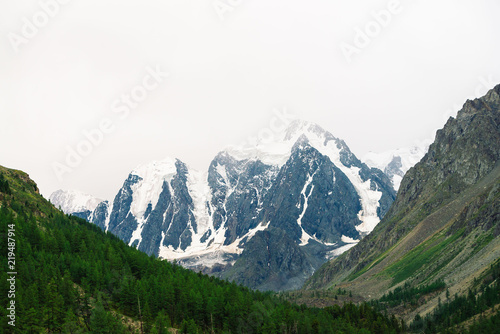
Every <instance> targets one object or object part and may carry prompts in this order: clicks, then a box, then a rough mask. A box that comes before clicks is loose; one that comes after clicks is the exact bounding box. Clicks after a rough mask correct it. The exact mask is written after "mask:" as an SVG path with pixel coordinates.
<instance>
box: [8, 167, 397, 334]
mask: <svg viewBox="0 0 500 334" xmlns="http://www.w3.org/2000/svg"><path fill="white" fill-rule="evenodd" d="M0 172H1V174H0V180H1V187H2V188H1V193H0V203H1V208H0V222H1V226H0V238H1V239H2V242H1V243H0V245H1V246H0V253H1V254H2V257H1V259H2V260H1V261H2V273H1V277H0V282H1V283H0V291H1V293H0V302H1V304H2V305H10V304H9V303H11V302H12V301H15V322H14V323H13V324H15V326H13V325H12V323H11V324H9V323H8V321H10V320H9V318H8V317H7V315H8V314H11V313H10V311H9V310H8V309H7V308H6V307H2V311H1V312H2V314H1V317H2V323H1V327H0V328H1V332H2V333H47V332H48V333H167V332H168V329H169V328H176V329H177V330H179V331H180V332H181V333H340V332H342V333H399V332H402V328H401V325H400V322H399V321H397V320H396V319H395V318H394V317H392V318H390V317H388V316H385V315H383V314H381V313H379V312H377V311H375V310H374V309H373V308H372V307H371V306H369V305H368V304H361V305H354V304H345V305H344V306H342V307H340V306H332V307H328V308H324V309H319V308H308V307H305V306H298V305H295V304H292V303H289V302H287V301H285V300H284V299H282V298H279V297H277V296H275V295H273V294H271V293H263V292H258V291H251V290H250V289H248V288H245V287H242V286H239V285H236V284H234V283H229V282H226V281H223V280H220V279H216V278H213V277H209V276H206V275H202V274H199V273H195V272H192V271H189V270H187V269H183V268H182V267H180V266H178V265H176V264H172V263H169V262H167V261H161V260H159V259H157V258H154V257H149V256H147V255H146V254H144V253H142V252H140V251H137V250H136V249H134V248H132V247H129V246H127V245H126V244H125V243H123V242H122V241H121V240H119V239H118V238H117V237H115V236H113V235H111V234H108V233H105V232H103V231H102V230H101V229H100V228H98V227H97V226H95V225H92V224H90V223H88V222H86V221H85V220H82V219H80V218H77V217H73V216H67V215H65V214H63V213H62V212H60V211H58V210H56V209H55V208H54V207H53V206H52V205H51V204H50V203H49V202H47V201H46V200H45V199H43V198H42V197H41V196H40V195H38V190H37V187H36V184H35V183H34V182H33V181H31V180H29V179H28V177H27V175H26V174H24V173H22V172H19V171H13V170H7V169H2V170H0ZM9 237H10V238H11V239H15V245H13V244H11V243H8V242H4V240H5V241H6V240H8V238H9ZM9 252H11V253H13V254H11V255H15V272H16V275H15V285H14V290H13V288H12V286H11V284H10V282H9V281H8V279H9V278H11V276H10V275H8V274H7V273H8V272H11V271H13V270H12V268H9V266H10V265H12V262H10V263H9V262H8V260H7V258H8V257H7V256H6V255H7V254H9ZM8 292H11V293H14V294H15V296H12V295H9V293H8Z"/></svg>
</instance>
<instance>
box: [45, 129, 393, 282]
mask: <svg viewBox="0 0 500 334" xmlns="http://www.w3.org/2000/svg"><path fill="white" fill-rule="evenodd" d="M275 137H277V138H278V139H277V140H275V141H273V142H266V143H263V142H260V143H257V144H256V145H254V146H246V147H230V148H228V149H226V150H224V151H222V152H220V153H219V154H217V156H215V157H214V159H213V160H212V162H211V163H210V166H209V168H208V170H207V171H204V172H200V171H196V170H193V169H191V168H189V166H187V165H186V164H185V163H183V162H182V161H181V160H178V159H169V158H168V159H164V160H161V161H157V162H152V163H149V164H144V165H141V166H138V167H137V168H136V169H134V170H133V171H132V172H131V173H130V174H129V176H128V178H127V179H126V180H125V181H124V183H123V186H122V188H121V189H120V190H119V191H118V193H117V195H116V196H115V198H114V200H113V201H112V202H108V201H102V202H100V203H98V204H97V205H95V201H90V202H89V201H88V200H87V198H88V196H86V195H81V196H80V197H78V196H75V195H74V193H69V194H68V196H64V195H63V194H64V192H56V193H54V194H53V195H52V196H51V197H50V200H51V201H52V203H53V204H54V205H55V206H56V207H61V209H63V210H65V212H66V213H70V214H73V215H76V216H79V217H81V218H84V219H87V220H88V221H90V222H93V223H94V224H96V225H97V226H99V227H101V228H102V229H103V230H105V231H109V232H111V233H113V234H115V235H116V236H118V237H119V238H120V239H122V240H124V241H125V242H126V243H128V244H129V245H131V246H134V247H136V248H138V249H139V250H142V251H144V252H146V253H147V254H150V255H154V256H157V257H160V258H162V259H166V260H176V261H177V262H178V263H180V264H182V265H183V266H185V267H187V268H191V269H195V270H198V271H203V272H205V273H210V274H212V275H216V276H219V277H222V278H227V279H230V280H234V281H236V282H238V283H242V284H244V285H246V286H249V287H251V288H257V289H262V290H284V289H296V288H299V287H301V286H302V284H303V283H304V281H305V280H306V279H307V278H308V277H309V276H310V275H312V274H313V272H314V271H315V270H316V269H317V268H319V267H320V266H321V265H322V264H323V263H324V262H325V261H327V260H328V259H330V258H332V257H335V256H338V255H339V254H341V253H342V252H343V251H345V250H347V249H349V248H350V247H352V246H354V245H355V244H356V243H357V242H359V240H360V239H361V238H363V237H364V236H366V235H367V234H368V233H370V232H371V231H372V230H373V228H374V227H375V226H376V225H377V223H378V222H379V221H380V219H381V218H382V217H383V216H384V215H385V213H386V212H387V211H388V209H389V207H390V206H391V204H392V202H393V201H394V198H395V195H396V193H395V190H394V188H393V184H392V183H391V180H390V179H389V177H388V176H387V175H386V174H384V173H383V172H382V171H380V170H379V169H376V168H370V167H368V166H367V165H366V164H364V163H362V162H361V161H360V160H359V159H358V158H357V157H356V156H355V155H354V154H353V153H352V152H351V151H350V149H349V148H348V146H347V145H346V143H345V142H344V141H342V140H341V139H338V138H336V137H334V136H333V135H332V134H331V133H329V132H328V131H325V130H324V129H322V128H321V127H319V126H318V125H316V124H313V123H309V122H305V121H300V120H296V121H293V122H291V123H290V124H289V126H288V127H287V128H286V129H284V130H283V131H282V132H281V133H278V134H277V135H276V136H275ZM73 200H74V203H72V201H73ZM76 202H78V203H76ZM83 202H85V203H87V204H88V203H91V204H92V205H91V206H88V205H87V206H85V203H83ZM70 203H71V204H70Z"/></svg>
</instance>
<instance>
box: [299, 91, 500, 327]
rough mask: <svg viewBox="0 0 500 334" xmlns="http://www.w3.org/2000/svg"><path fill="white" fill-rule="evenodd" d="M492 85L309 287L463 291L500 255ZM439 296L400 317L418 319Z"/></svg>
mask: <svg viewBox="0 0 500 334" xmlns="http://www.w3.org/2000/svg"><path fill="white" fill-rule="evenodd" d="M499 161H500V85H499V86H496V87H495V88H494V89H492V90H491V91H489V92H488V93H487V94H486V95H485V96H484V97H482V98H480V99H475V100H473V101H467V102H466V103H465V104H464V106H463V108H462V109H461V110H460V111H459V112H458V114H457V117H456V118H450V119H449V120H448V122H447V123H446V125H445V126H444V128H443V129H442V130H439V131H438V132H437V134H436V140H435V141H434V143H433V144H432V145H431V146H430V147H429V151H428V153H427V154H426V155H425V156H424V157H423V158H422V160H421V161H420V162H419V163H418V164H416V165H415V166H414V167H413V168H411V169H410V170H409V171H408V173H407V174H406V175H405V177H404V178H403V180H402V182H401V187H400V189H399V192H398V195H397V198H396V200H395V202H394V203H393V205H392V207H391V208H390V210H389V211H388V213H387V214H386V215H385V217H384V219H383V220H382V222H381V223H380V224H378V225H377V227H376V228H375V229H374V231H373V232H372V233H371V234H370V235H369V236H367V237H366V238H364V239H363V240H361V241H360V242H359V244H357V245H356V246H355V247H353V248H352V249H351V250H349V251H347V252H345V253H344V254H342V255H341V256H340V257H338V258H336V259H335V260H333V261H331V262H329V263H326V264H325V265H323V266H322V267H321V268H320V269H319V270H318V271H317V272H316V273H315V274H314V276H313V277H311V278H310V279H309V280H308V282H307V283H306V288H309V289H317V288H322V289H328V288H329V287H332V286H340V287H342V288H346V289H349V290H350V291H352V292H353V293H356V294H360V295H362V296H363V297H365V298H367V299H370V298H378V297H381V296H382V294H384V293H386V291H387V290H388V289H389V290H391V289H395V288H398V287H402V286H403V285H404V286H408V287H422V286H425V285H428V284H431V283H435V282H439V281H443V282H444V283H445V285H446V286H447V289H448V290H449V292H450V293H451V294H452V295H453V294H454V293H458V294H461V293H462V294H463V293H466V291H467V289H468V288H470V287H472V285H473V283H474V279H475V278H477V277H480V276H481V275H482V273H483V272H485V271H486V270H488V269H489V268H490V265H492V264H493V263H494V262H495V261H496V260H497V259H498V258H499V257H500V201H499V200H500V165H499ZM445 297H446V296H444V291H443V292H442V293H440V294H437V295H435V296H434V297H433V298H432V299H431V300H430V301H429V302H428V303H425V304H423V305H421V306H420V307H419V308H418V309H416V310H412V311H411V312H410V313H409V314H407V315H405V316H406V317H408V319H412V317H413V316H414V315H415V314H417V313H421V314H425V313H426V312H429V311H430V310H432V308H433V307H435V306H436V305H437V304H438V298H441V299H442V300H444V298H445Z"/></svg>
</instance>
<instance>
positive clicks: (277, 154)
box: [225, 120, 342, 166]
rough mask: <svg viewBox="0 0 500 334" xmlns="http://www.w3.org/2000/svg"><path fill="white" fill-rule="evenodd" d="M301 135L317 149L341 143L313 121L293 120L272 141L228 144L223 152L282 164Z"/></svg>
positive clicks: (239, 158) (236, 156)
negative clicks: (253, 143) (329, 144)
mask: <svg viewBox="0 0 500 334" xmlns="http://www.w3.org/2000/svg"><path fill="white" fill-rule="evenodd" d="M302 136H304V137H305V138H307V140H308V142H309V144H310V145H311V146H313V147H315V148H318V149H319V147H324V146H326V145H327V143H328V142H329V141H335V143H336V146H339V143H342V141H341V140H339V139H337V138H335V137H334V136H333V135H332V134H331V133H330V132H328V131H326V130H324V129H323V128H322V127H320V126H319V125H317V124H315V123H312V122H308V121H304V120H294V121H292V122H291V123H290V124H289V125H288V126H287V127H286V128H285V129H284V130H283V131H281V132H277V133H275V134H274V136H272V138H273V139H274V140H273V141H269V140H260V141H259V142H258V143H257V144H256V145H247V146H230V147H228V148H227V149H226V150H225V152H227V153H228V154H229V155H231V156H232V157H234V158H235V159H237V160H246V159H248V160H260V161H261V162H262V163H264V164H266V165H272V166H282V165H284V164H285V162H286V161H287V160H288V159H289V158H290V154H291V152H292V148H293V146H294V145H295V143H297V141H298V140H299V138H301V137H302Z"/></svg>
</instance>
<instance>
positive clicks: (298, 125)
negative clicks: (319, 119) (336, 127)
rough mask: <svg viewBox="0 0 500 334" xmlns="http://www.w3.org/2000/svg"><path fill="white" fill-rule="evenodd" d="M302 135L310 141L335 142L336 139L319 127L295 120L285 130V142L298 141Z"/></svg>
mask: <svg viewBox="0 0 500 334" xmlns="http://www.w3.org/2000/svg"><path fill="white" fill-rule="evenodd" d="M302 135H304V136H306V137H307V138H309V139H310V140H313V139H316V140H323V141H328V140H334V139H336V138H335V137H334V136H333V135H332V134H331V133H330V132H328V131H326V130H325V129H323V128H322V127H320V126H319V125H317V124H315V123H311V122H308V121H304V120H294V121H293V122H291V123H290V124H289V125H288V127H287V128H286V130H285V136H284V140H285V141H293V142H295V141H297V140H298V138H300V137H301V136H302Z"/></svg>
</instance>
